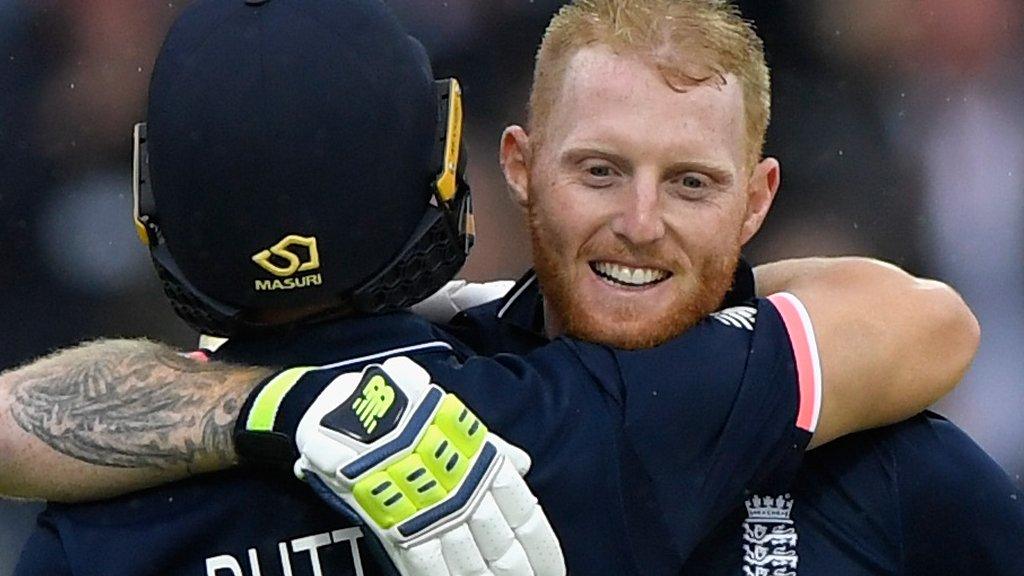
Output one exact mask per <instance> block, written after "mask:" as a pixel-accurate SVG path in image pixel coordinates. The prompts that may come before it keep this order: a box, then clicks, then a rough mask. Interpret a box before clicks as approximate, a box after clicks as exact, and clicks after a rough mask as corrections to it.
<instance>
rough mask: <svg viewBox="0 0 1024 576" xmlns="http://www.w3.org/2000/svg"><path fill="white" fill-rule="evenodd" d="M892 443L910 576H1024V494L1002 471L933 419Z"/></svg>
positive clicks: (960, 435)
mask: <svg viewBox="0 0 1024 576" xmlns="http://www.w3.org/2000/svg"><path fill="white" fill-rule="evenodd" d="M892 438H893V440H892V444H893V451H894V454H895V456H896V459H897V462H898V463H899V469H898V479H897V482H898V488H899V497H900V514H901V516H902V522H903V540H904V556H905V558H904V562H905V568H906V570H905V574H907V575H911V576H918V575H920V576H924V575H928V574H987V575H993V576H996V575H1006V576H1011V575H1014V576H1018V575H1020V574H1024V493H1022V491H1021V489H1020V488H1019V487H1015V486H1014V484H1013V483H1012V482H1011V481H1010V479H1009V478H1008V477H1007V476H1006V474H1005V473H1004V472H1003V470H1002V469H1001V468H1000V467H999V465H998V464H996V463H995V462H994V461H993V460H992V459H991V458H990V457H989V456H988V455H987V454H985V452H984V451H983V450H982V449H981V448H979V447H978V445H977V444H975V443H974V441H972V440H971V439H970V437H968V436H967V434H965V433H964V432H963V431H961V430H960V429H959V428H957V427H956V426H954V425H953V424H951V423H950V422H948V421H946V420H944V419H942V418H940V417H937V416H934V415H932V416H931V417H930V418H928V425H927V426H916V427H912V428H911V427H908V428H907V429H906V430H905V431H904V433H903V434H900V435H894V436H892Z"/></svg>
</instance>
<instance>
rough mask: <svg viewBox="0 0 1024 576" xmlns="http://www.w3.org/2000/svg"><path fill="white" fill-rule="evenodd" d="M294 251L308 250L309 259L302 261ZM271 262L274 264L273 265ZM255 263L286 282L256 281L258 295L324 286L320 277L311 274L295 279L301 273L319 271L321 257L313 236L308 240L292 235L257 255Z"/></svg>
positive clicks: (254, 257) (253, 258)
mask: <svg viewBox="0 0 1024 576" xmlns="http://www.w3.org/2000/svg"><path fill="white" fill-rule="evenodd" d="M293 247H299V248H305V249H306V252H307V255H308V258H306V260H305V261H303V259H302V258H300V257H299V256H298V255H297V254H295V252H293V250H294V248H293ZM272 259H274V260H273V261H272ZM252 261H253V262H255V263H256V264H257V265H259V266H260V268H263V269H264V270H266V271H267V272H270V273H271V274H273V275H274V276H277V277H279V278H283V280H256V290H258V291H267V290H292V289H295V288H306V287H309V286H319V285H321V284H322V283H323V279H322V278H321V276H320V274H308V275H306V276H302V277H300V278H293V277H292V276H294V275H295V274H296V273H298V272H305V271H308V270H316V269H317V268H320V253H319V251H318V250H317V247H316V238H315V237H313V236H310V237H308V238H307V237H305V236H299V235H297V234H289V235H288V236H285V237H284V238H282V239H281V241H280V242H278V243H277V244H274V245H273V246H271V247H270V248H268V249H266V250H261V251H260V252H257V253H256V254H254V255H253V257H252ZM280 264H284V265H280Z"/></svg>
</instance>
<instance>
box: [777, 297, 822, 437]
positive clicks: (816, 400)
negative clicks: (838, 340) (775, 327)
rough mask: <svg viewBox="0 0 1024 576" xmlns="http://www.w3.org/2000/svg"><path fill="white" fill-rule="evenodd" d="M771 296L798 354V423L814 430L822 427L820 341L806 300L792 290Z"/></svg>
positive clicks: (794, 353)
mask: <svg viewBox="0 0 1024 576" xmlns="http://www.w3.org/2000/svg"><path fill="white" fill-rule="evenodd" d="M768 300H769V301H771V303H772V304H774V305H775V308H776V309H777V310H778V311H779V314H780V315H781V316H782V322H783V323H784V324H785V325H786V332H788V333H789V340H790V342H791V343H792V345H793V356H794V357H795V358H796V373H797V380H798V385H799V388H800V407H799V409H798V411H797V416H796V425H797V427H798V428H802V429H804V430H807V431H808V432H811V433H813V432H814V430H815V429H816V428H817V427H818V416H819V415H820V414H821V361H820V359H819V357H818V344H817V342H816V341H815V339H814V327H813V326H812V325H811V317H810V316H808V315H807V309H806V308H804V305H803V302H800V300H799V299H798V298H797V297H796V296H794V295H792V294H790V293H788V292H779V293H778V294H772V295H771V296H769V297H768Z"/></svg>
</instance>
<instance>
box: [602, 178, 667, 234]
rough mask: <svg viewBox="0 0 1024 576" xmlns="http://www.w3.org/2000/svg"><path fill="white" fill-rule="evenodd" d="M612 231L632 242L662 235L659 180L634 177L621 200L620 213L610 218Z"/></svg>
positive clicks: (663, 226)
mask: <svg viewBox="0 0 1024 576" xmlns="http://www.w3.org/2000/svg"><path fill="white" fill-rule="evenodd" d="M612 232H614V233H615V234H616V235H617V236H619V237H620V238H622V239H623V240H625V241H628V242H629V243H631V244H636V245H642V244H650V243H652V242H657V241H658V240H660V239H661V238H662V237H663V236H664V235H665V222H664V220H663V214H662V206H661V202H660V196H659V194H658V182H657V180H656V179H653V178H637V179H635V180H634V181H633V186H632V187H631V189H630V190H629V192H628V193H627V194H624V195H623V197H622V199H621V206H620V208H619V213H618V214H617V215H616V217H615V219H614V220H613V221H612Z"/></svg>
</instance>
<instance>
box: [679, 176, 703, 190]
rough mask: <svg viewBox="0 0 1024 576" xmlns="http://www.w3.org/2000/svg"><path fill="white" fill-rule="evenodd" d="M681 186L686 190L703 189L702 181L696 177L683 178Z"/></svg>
mask: <svg viewBox="0 0 1024 576" xmlns="http://www.w3.org/2000/svg"><path fill="white" fill-rule="evenodd" d="M681 183H682V185H683V186H685V187H687V188H703V187H704V181H703V180H701V179H700V178H698V177H696V176H683V179H682V182H681Z"/></svg>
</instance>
